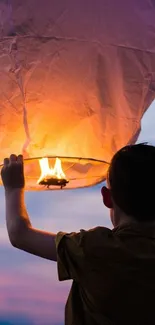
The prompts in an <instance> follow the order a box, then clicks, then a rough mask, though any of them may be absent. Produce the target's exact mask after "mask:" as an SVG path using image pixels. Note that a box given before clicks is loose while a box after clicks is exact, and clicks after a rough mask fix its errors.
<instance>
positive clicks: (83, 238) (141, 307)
mask: <svg viewBox="0 0 155 325" xmlns="http://www.w3.org/2000/svg"><path fill="white" fill-rule="evenodd" d="M1 175H2V180H3V184H4V187H5V200H6V223H7V230H8V235H9V238H10V242H11V244H12V245H13V246H14V247H17V248H19V249H22V250H24V251H27V252H29V253H31V254H35V255H38V256H41V257H43V258H47V259H50V260H52V261H57V263H58V275H59V280H60V281H62V280H67V279H73V284H72V288H71V291H70V294H69V298H68V301H67V304H66V310H65V324H66V325H71V324H72V325H88V324H89V325H101V324H102V325H104V324H109V325H110V324H114V325H147V324H148V325H153V324H155V204H154V202H155V195H154V184H155V147H153V146H150V145H146V144H138V145H131V146H126V147H124V148H122V149H121V150H119V151H118V152H117V153H116V154H115V155H114V157H113V159H112V161H111V164H110V168H109V171H108V175H107V184H108V187H107V188H106V187H103V188H102V196H103V202H104V204H105V205H106V206H107V207H108V208H109V209H110V217H111V221H112V224H113V226H114V228H113V230H110V229H107V228H104V227H97V228H95V229H91V230H89V231H84V230H81V231H80V232H79V233H71V234H65V233H62V232H61V233H58V234H57V235H56V234H54V233H48V232H44V231H40V230H36V229H34V228H33V227H32V225H31V222H30V219H29V216H28V213H27V210H26V207H25V203H24V173H23V158H22V156H18V157H17V156H15V155H11V156H10V158H9V159H8V158H6V159H4V167H3V168H2V171H1ZM94 217H95V216H94Z"/></svg>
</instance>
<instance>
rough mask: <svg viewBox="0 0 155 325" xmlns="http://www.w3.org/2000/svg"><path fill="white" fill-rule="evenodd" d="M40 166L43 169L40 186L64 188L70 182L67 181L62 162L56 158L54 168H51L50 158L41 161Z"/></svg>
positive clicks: (38, 182)
mask: <svg viewBox="0 0 155 325" xmlns="http://www.w3.org/2000/svg"><path fill="white" fill-rule="evenodd" d="M39 165H40V169H41V175H40V178H39V179H38V181H37V184H39V185H45V186H47V187H49V186H52V185H54V186H60V187H61V188H63V187H64V186H66V184H67V183H69V181H68V180H67V179H66V175H65V173H64V172H63V169H62V165H61V160H60V159H59V158H56V161H55V165H54V168H50V167H49V161H48V158H42V159H39Z"/></svg>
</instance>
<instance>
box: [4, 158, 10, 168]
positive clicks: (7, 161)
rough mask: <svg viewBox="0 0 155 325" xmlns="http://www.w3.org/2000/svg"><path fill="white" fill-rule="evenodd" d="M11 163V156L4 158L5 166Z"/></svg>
mask: <svg viewBox="0 0 155 325" xmlns="http://www.w3.org/2000/svg"><path fill="white" fill-rule="evenodd" d="M8 164H9V158H5V159H4V166H7V165H8Z"/></svg>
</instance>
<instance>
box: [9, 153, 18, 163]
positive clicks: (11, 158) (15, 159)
mask: <svg viewBox="0 0 155 325" xmlns="http://www.w3.org/2000/svg"><path fill="white" fill-rule="evenodd" d="M16 161H17V156H16V155H14V154H12V155H11V156H10V163H12V162H16Z"/></svg>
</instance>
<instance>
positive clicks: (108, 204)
mask: <svg viewBox="0 0 155 325" xmlns="http://www.w3.org/2000/svg"><path fill="white" fill-rule="evenodd" d="M101 194H102V197H103V203H104V205H105V206H106V207H107V208H109V209H112V208H113V204H112V200H111V193H110V190H109V189H108V188H107V187H106V186H103V187H102V188H101Z"/></svg>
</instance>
